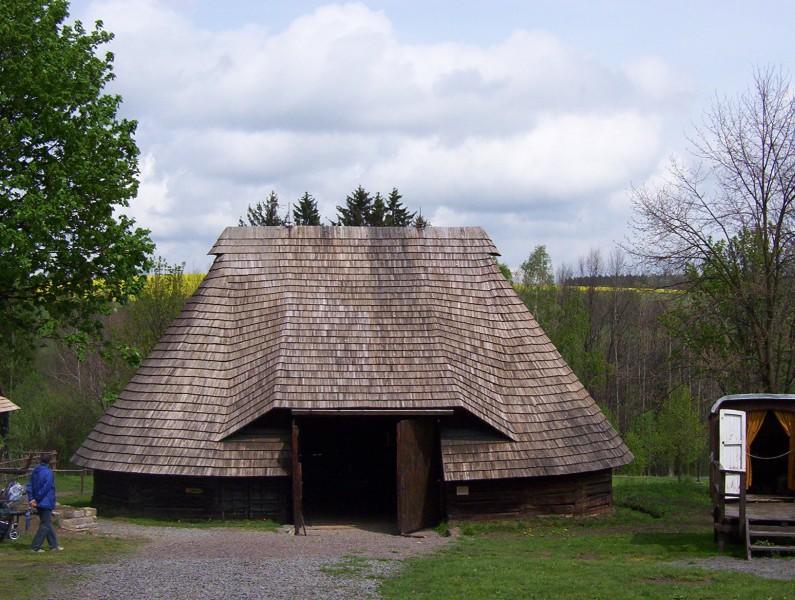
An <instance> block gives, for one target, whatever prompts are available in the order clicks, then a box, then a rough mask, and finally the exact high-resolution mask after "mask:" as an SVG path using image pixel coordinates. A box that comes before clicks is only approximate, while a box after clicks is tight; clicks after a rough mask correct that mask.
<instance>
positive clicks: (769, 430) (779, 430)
mask: <svg viewBox="0 0 795 600" xmlns="http://www.w3.org/2000/svg"><path fill="white" fill-rule="evenodd" d="M788 451H789V436H788V435H787V432H786V431H784V428H783V427H782V426H781V423H779V422H778V419H777V418H776V415H775V414H774V413H773V411H772V410H769V411H767V414H765V420H764V421H763V422H762V427H761V428H760V429H759V433H757V435H756V437H755V438H754V441H753V443H752V444H751V452H750V453H751V468H752V470H753V482H752V484H751V487H750V489H749V490H748V491H749V492H750V493H752V494H762V495H777V496H780V495H791V494H792V491H790V490H789V489H788V488H787V460H788V456H787V453H788Z"/></svg>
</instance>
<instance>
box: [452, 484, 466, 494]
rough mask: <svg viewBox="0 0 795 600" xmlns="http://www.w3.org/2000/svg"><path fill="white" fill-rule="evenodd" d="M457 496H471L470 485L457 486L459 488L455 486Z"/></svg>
mask: <svg viewBox="0 0 795 600" xmlns="http://www.w3.org/2000/svg"><path fill="white" fill-rule="evenodd" d="M455 495H456V496H469V486H468V485H457V486H455Z"/></svg>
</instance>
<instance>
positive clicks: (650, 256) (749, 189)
mask: <svg viewBox="0 0 795 600" xmlns="http://www.w3.org/2000/svg"><path fill="white" fill-rule="evenodd" d="M794 139H795V93H794V92H793V90H792V88H791V87H790V81H789V80H788V79H786V78H784V77H783V76H781V75H779V74H777V73H775V72H772V71H767V72H759V73H757V74H756V75H755V78H754V86H753V88H752V90H751V91H750V92H748V93H746V94H744V95H743V96H741V97H740V98H739V99H738V100H737V101H729V100H727V101H718V102H717V103H716V104H715V106H714V107H713V109H712V111H711V113H709V114H708V115H707V118H706V124H705V126H704V127H703V128H702V129H699V130H697V132H696V137H695V140H694V150H695V155H696V157H697V159H698V162H697V163H696V164H695V166H693V167H690V168H687V167H685V166H683V165H679V164H673V165H672V167H671V169H670V171H669V174H668V180H667V182H666V184H665V185H664V186H662V187H660V188H659V189H655V190H648V189H640V190H636V192H635V210H636V219H635V228H636V232H637V234H638V236H637V239H638V242H637V243H636V244H635V245H634V247H632V248H631V250H632V251H633V252H634V253H635V255H636V256H638V257H640V258H642V259H644V260H645V261H646V263H647V264H648V265H649V266H651V267H653V268H655V269H657V270H658V271H663V272H666V271H667V272H678V273H682V274H683V276H684V279H685V281H686V283H687V289H688V294H686V295H685V296H683V297H681V298H680V302H679V303H678V309H677V310H678V313H677V314H676V315H674V316H673V318H671V319H670V320H669V324H671V325H672V334H673V335H674V336H677V337H679V336H682V337H685V338H686V339H687V340H688V347H689V349H690V350H691V351H692V352H693V353H694V354H695V355H696V357H697V358H698V359H699V363H700V366H701V367H702V368H704V369H706V370H707V371H708V372H710V373H711V374H712V375H713V376H714V377H716V378H717V379H718V381H719V382H720V383H721V385H722V387H723V388H724V389H726V390H742V391H745V392H753V391H759V392H789V391H792V390H793V389H795V327H793V325H794V324H795V247H793V244H792V239H793V236H794V235H795V226H794V225H795V219H794V218H793V217H795V212H794V210H795V206H794V203H795V144H794V143H793V140H794ZM727 358H729V359H730V360H729V361H727V360H726V359H727Z"/></svg>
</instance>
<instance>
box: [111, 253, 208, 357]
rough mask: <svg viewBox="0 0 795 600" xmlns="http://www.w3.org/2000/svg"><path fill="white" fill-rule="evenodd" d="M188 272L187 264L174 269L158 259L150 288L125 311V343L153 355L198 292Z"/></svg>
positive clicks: (176, 266) (163, 260)
mask: <svg viewBox="0 0 795 600" xmlns="http://www.w3.org/2000/svg"><path fill="white" fill-rule="evenodd" d="M184 269H185V264H184V263H182V264H176V263H175V264H173V265H172V264H168V263H167V262H166V261H165V259H163V258H162V257H158V258H157V259H156V260H155V263H154V266H153V267H152V269H151V271H150V272H149V275H148V276H147V278H146V285H145V286H144V287H143V289H142V290H141V291H140V292H139V294H138V296H137V297H136V299H135V302H132V303H131V304H130V305H129V307H128V308H127V310H126V311H125V315H126V319H125V322H124V325H123V339H124V341H125V342H126V343H127V344H128V345H131V346H134V347H135V348H137V350H138V352H139V353H140V355H141V356H146V355H148V354H149V352H151V350H152V348H153V347H154V345H155V344H156V343H157V342H158V340H159V339H160V338H161V337H163V334H164V333H165V332H166V329H167V328H168V326H169V325H170V324H171V322H172V321H173V320H174V319H175V318H176V316H177V315H178V314H179V313H180V311H181V310H182V307H183V306H184V305H185V301H186V300H187V299H188V297H190V295H191V294H192V293H193V292H194V289H192V287H193V286H191V284H190V283H189V282H188V280H187V279H186V277H185V271H184Z"/></svg>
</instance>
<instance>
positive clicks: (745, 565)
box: [676, 556, 795, 581]
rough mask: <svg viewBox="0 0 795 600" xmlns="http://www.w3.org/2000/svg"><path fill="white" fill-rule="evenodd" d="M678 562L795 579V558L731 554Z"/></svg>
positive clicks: (719, 569)
mask: <svg viewBox="0 0 795 600" xmlns="http://www.w3.org/2000/svg"><path fill="white" fill-rule="evenodd" d="M676 564H678V565H686V566H688V567H700V568H702V569H715V570H718V571H738V572H740V573H749V574H750V575H756V576H757V577H766V578H768V579H781V580H783V581H795V558H764V557H760V558H754V559H753V560H744V559H742V558H732V557H731V556H711V557H709V558H700V559H695V560H688V561H687V562H679V563H676Z"/></svg>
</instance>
